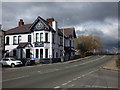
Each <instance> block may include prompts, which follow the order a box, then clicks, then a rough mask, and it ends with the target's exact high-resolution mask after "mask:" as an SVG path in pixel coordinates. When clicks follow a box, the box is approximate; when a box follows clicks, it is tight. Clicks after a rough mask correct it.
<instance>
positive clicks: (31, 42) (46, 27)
mask: <svg viewBox="0 0 120 90" xmlns="http://www.w3.org/2000/svg"><path fill="white" fill-rule="evenodd" d="M63 36H64V50H63ZM74 38H76V34H75V29H74V28H64V35H63V29H62V28H61V29H60V28H58V26H57V22H56V21H55V20H54V18H49V19H47V20H44V19H43V18H41V17H40V16H38V17H37V19H36V20H35V21H34V22H33V23H32V24H24V22H23V20H22V19H20V21H19V23H18V26H17V27H15V28H12V29H9V30H7V31H6V32H5V51H7V54H6V56H12V57H16V58H18V59H21V58H38V59H40V60H49V59H50V58H52V59H55V58H56V59H57V58H60V57H61V56H62V53H63V52H65V57H66V58H70V57H71V56H74V48H75V47H74Z"/></svg>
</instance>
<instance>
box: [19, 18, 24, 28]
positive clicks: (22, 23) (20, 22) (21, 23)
mask: <svg viewBox="0 0 120 90" xmlns="http://www.w3.org/2000/svg"><path fill="white" fill-rule="evenodd" d="M22 25H24V22H23V19H20V21H19V27H20V26H22Z"/></svg>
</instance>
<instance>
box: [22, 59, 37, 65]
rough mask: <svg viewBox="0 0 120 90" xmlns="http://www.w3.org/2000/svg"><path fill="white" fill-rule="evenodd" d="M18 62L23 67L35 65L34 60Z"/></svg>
mask: <svg viewBox="0 0 120 90" xmlns="http://www.w3.org/2000/svg"><path fill="white" fill-rule="evenodd" d="M20 61H21V62H22V63H23V66H30V65H35V60H31V59H27V58H23V59H21V60H20Z"/></svg>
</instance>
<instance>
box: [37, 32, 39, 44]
mask: <svg viewBox="0 0 120 90" xmlns="http://www.w3.org/2000/svg"><path fill="white" fill-rule="evenodd" d="M37 34H38V36H39V33H36V42H39V40H38V41H37ZM38 38H39V37H38Z"/></svg>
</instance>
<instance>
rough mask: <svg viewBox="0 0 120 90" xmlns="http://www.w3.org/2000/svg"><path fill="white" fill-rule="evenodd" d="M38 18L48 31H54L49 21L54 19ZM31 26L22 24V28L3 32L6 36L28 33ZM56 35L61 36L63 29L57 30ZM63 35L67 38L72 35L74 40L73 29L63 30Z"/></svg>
mask: <svg viewBox="0 0 120 90" xmlns="http://www.w3.org/2000/svg"><path fill="white" fill-rule="evenodd" d="M38 18H40V19H41V20H42V21H43V22H44V23H45V24H46V25H47V26H48V27H49V28H50V30H52V31H54V30H53V28H52V27H51V25H50V24H51V21H54V18H49V19H47V20H44V19H43V18H41V17H40V16H38ZM32 25H33V24H24V25H22V26H18V27H15V28H12V29H9V30H7V31H5V34H6V35H12V34H24V33H29V32H30V28H31V27H32ZM58 34H59V35H63V28H59V29H58ZM64 34H65V37H69V35H71V34H74V36H75V38H76V34H75V28H64Z"/></svg>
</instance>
